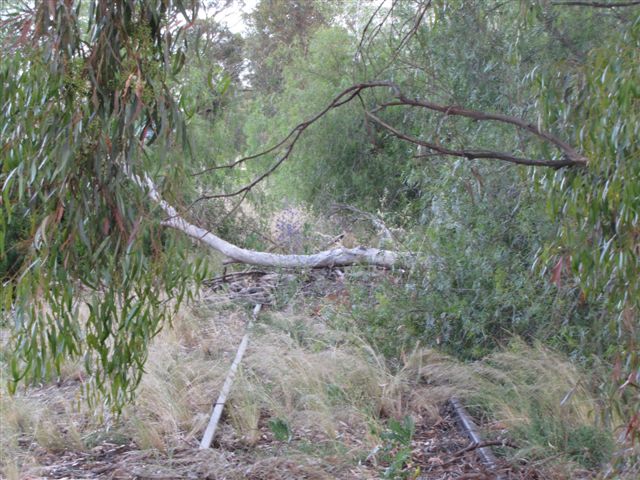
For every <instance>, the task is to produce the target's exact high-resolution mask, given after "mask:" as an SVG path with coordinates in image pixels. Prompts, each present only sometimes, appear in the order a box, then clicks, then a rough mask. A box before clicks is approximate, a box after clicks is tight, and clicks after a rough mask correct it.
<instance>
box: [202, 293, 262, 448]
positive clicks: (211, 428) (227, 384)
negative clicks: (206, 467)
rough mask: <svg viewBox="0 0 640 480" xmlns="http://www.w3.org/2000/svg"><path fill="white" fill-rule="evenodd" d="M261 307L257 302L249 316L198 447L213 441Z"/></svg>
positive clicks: (206, 445)
mask: <svg viewBox="0 0 640 480" xmlns="http://www.w3.org/2000/svg"><path fill="white" fill-rule="evenodd" d="M261 308H262V304H260V303H258V304H257V305H256V306H255V307H254V309H253V315H252V317H251V320H250V321H249V324H248V325H247V333H245V334H244V337H242V341H241V342H240V346H239V347H238V352H237V353H236V358H235V359H234V360H233V363H232V364H231V368H230V369H229V373H228V374H227V378H226V379H225V381H224V385H223V386H222V390H221V391H220V395H219V396H218V399H217V400H216V403H214V404H213V412H212V413H211V419H210V420H209V425H207V429H206V430H205V431H204V435H203V436H202V441H201V442H200V449H205V448H209V447H210V446H211V442H213V436H214V435H215V434H216V429H217V428H218V422H219V421H220V417H221V416H222V409H223V408H224V404H225V402H226V401H227V397H228V396H229V392H230V391H231V386H232V385H233V380H234V379H235V377H236V372H237V370H238V366H239V365H240V362H241V361H242V357H243V356H244V352H245V350H246V349H247V345H248V344H249V332H250V331H251V327H252V326H253V322H254V321H255V319H256V318H257V317H258V313H260V309H261Z"/></svg>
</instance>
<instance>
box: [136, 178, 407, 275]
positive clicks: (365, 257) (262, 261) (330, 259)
mask: <svg viewBox="0 0 640 480" xmlns="http://www.w3.org/2000/svg"><path fill="white" fill-rule="evenodd" d="M131 178H132V179H133V181H134V182H136V183H137V184H138V185H140V186H142V187H145V188H147V189H148V194H149V197H150V198H151V199H152V200H153V201H154V202H156V203H157V204H158V205H159V206H160V207H161V208H162V210H164V212H165V213H166V214H167V215H168V217H169V218H168V219H167V220H164V221H163V222H162V225H164V226H166V227H169V228H174V229H176V230H179V231H181V232H183V233H185V234H186V235H188V236H190V237H191V238H194V239H196V240H198V241H200V242H202V243H204V244H206V245H207V246H209V247H211V248H213V249H214V250H216V251H218V252H220V253H222V254H223V255H225V256H226V257H228V258H229V259H230V260H231V261H232V262H236V263H244V264H247V265H257V266H262V267H274V268H321V267H342V266H348V265H357V264H363V265H373V266H377V267H384V268H391V267H396V266H403V265H404V266H407V265H410V264H412V263H414V261H415V258H416V255H415V254H413V253H408V252H407V253H404V252H395V251H392V250H382V249H379V248H368V247H356V248H343V247H340V248H334V249H331V250H325V251H322V252H318V253H314V254H311V255H282V254H276V253H267V252H258V251H255V250H248V249H246V248H241V247H238V246H236V245H233V244H232V243H229V242H227V241H226V240H223V239H222V238H220V237H218V236H217V235H214V234H213V233H211V232H210V231H208V230H205V229H204V228H201V227H198V226H197V225H194V224H192V223H190V222H188V221H187V220H186V219H185V218H184V217H183V216H181V215H180V214H179V213H178V211H177V210H176V209H175V208H174V207H173V206H171V205H170V204H169V203H167V202H166V201H165V200H164V199H163V198H162V197H161V196H160V193H159V192H158V190H157V188H156V186H155V184H154V183H153V181H152V180H151V179H150V178H149V177H145V181H144V182H143V181H142V180H141V179H140V178H139V177H137V176H136V175H131Z"/></svg>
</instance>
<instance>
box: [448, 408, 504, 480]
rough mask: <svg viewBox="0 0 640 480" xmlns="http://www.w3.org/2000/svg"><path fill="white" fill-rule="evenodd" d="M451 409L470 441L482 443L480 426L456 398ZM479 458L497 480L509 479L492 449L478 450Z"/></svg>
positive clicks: (482, 448)
mask: <svg viewBox="0 0 640 480" xmlns="http://www.w3.org/2000/svg"><path fill="white" fill-rule="evenodd" d="M449 403H450V404H451V407H452V408H453V412H454V413H455V414H456V416H457V417H458V420H459V423H460V427H461V428H462V430H464V432H465V433H466V434H467V436H468V437H469V439H470V440H471V441H472V442H473V443H475V444H478V445H479V444H481V443H482V436H481V435H480V430H479V429H478V426H477V425H476V424H475V422H474V421H473V419H472V418H471V416H470V415H469V413H468V412H467V410H466V408H464V406H463V405H462V403H460V400H458V399H457V398H455V397H452V398H451V399H450V400H449ZM477 452H478V456H479V457H480V461H481V462H482V463H483V464H484V465H485V466H486V467H487V468H488V469H489V470H491V471H492V472H493V473H494V474H495V477H494V478H495V480H507V477H506V476H505V475H504V474H502V473H500V468H499V466H498V459H497V458H496V456H495V455H494V454H493V451H492V450H491V447H480V448H478V449H477Z"/></svg>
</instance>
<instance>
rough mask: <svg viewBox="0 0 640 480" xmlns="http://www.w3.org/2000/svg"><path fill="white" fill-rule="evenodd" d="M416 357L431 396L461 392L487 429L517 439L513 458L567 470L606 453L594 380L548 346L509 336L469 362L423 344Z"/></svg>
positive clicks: (607, 434)
mask: <svg viewBox="0 0 640 480" xmlns="http://www.w3.org/2000/svg"><path fill="white" fill-rule="evenodd" d="M422 360H423V362H424V366H423V367H422V368H421V372H422V375H423V376H424V378H425V379H426V380H427V381H428V382H430V383H431V384H432V385H433V389H432V395H434V396H436V397H440V398H442V399H445V398H448V397H450V396H451V395H454V394H455V395H459V396H462V397H464V398H465V401H466V404H467V406H468V407H469V409H470V410H471V411H472V412H474V413H475V414H476V416H478V417H482V418H483V421H484V423H485V424H486V425H487V426H488V428H489V430H490V431H489V434H491V435H497V436H500V435H502V434H506V435H508V436H509V437H510V438H512V439H514V440H515V441H516V443H518V444H519V445H520V447H521V448H520V449H519V450H518V451H517V452H515V454H513V457H514V458H516V459H527V460H529V461H534V462H537V463H538V464H540V465H542V464H543V463H551V464H553V465H554V469H556V470H557V469H561V470H564V471H566V472H570V471H572V470H574V469H577V468H588V469H598V468H600V467H602V466H603V465H604V464H605V463H606V462H607V461H609V460H610V456H611V454H612V450H613V436H612V431H611V429H610V428H609V427H608V426H606V425H604V424H603V423H602V422H601V421H600V419H601V415H600V411H599V405H598V403H597V401H596V397H595V395H594V394H593V392H592V391H591V390H590V386H591V385H592V384H593V383H594V382H593V379H590V378H589V377H588V376H587V374H586V373H585V372H582V371H580V369H579V368H577V367H576V366H575V365H573V364H572V363H571V362H569V361H568V360H567V359H566V358H564V357H562V356H561V355H559V354H557V353H555V352H553V351H551V350H550V349H548V348H545V347H544V346H542V345H534V346H528V345H526V344H525V343H524V342H522V341H520V340H515V341H513V342H512V343H511V345H510V346H509V347H508V348H507V349H505V350H503V351H500V352H497V353H494V354H492V355H489V356H488V357H486V358H485V359H483V360H481V361H477V362H474V363H471V364H462V363H459V362H456V361H453V360H452V359H450V358H448V357H446V356H443V355H439V354H437V353H435V352H429V351H428V352H425V355H424V358H423V359H422Z"/></svg>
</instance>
